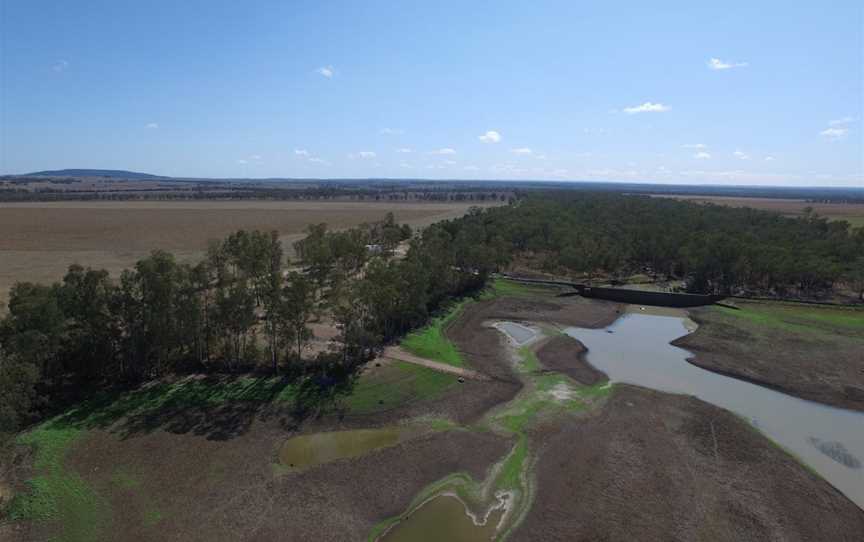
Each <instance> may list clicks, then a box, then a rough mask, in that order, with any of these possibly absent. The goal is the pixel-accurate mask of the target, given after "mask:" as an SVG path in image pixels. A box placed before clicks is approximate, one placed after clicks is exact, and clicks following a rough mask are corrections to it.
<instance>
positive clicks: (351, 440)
mask: <svg viewBox="0 0 864 542" xmlns="http://www.w3.org/2000/svg"><path fill="white" fill-rule="evenodd" d="M410 434H413V432H412V431H410V430H409V429H407V428H404V427H388V428H384V429H355V430H351V431H330V432H326V433H314V434H311V435H301V436H298V437H293V438H290V439H288V440H287V441H286V442H285V444H283V445H282V449H281V450H279V462H280V463H281V464H282V465H283V466H285V467H289V468H292V469H304V468H307V467H311V466H313V465H320V464H322V463H328V462H330V461H335V460H337V459H344V458H348V457H357V456H360V455H363V454H366V453H369V452H371V451H373V450H378V449H380V448H387V447H390V446H395V445H396V444H398V443H399V442H401V441H402V440H405V439H406V438H407V437H408V436H409V435H410Z"/></svg>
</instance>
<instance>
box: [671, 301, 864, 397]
mask: <svg viewBox="0 0 864 542" xmlns="http://www.w3.org/2000/svg"><path fill="white" fill-rule="evenodd" d="M691 317H692V318H693V320H695V321H696V322H697V323H698V324H699V329H698V330H697V331H696V332H695V333H691V334H690V335H685V336H684V337H681V338H680V339H677V340H676V341H674V342H673V343H672V344H674V345H676V346H680V347H681V348H684V349H686V350H689V351H690V352H692V353H693V354H694V356H693V357H692V358H690V359H688V361H689V362H690V363H692V364H693V365H696V366H698V367H701V368H703V369H706V370H709V371H714V372H716V373H720V374H723V375H726V376H730V377H733V378H739V379H741V380H746V381H748V382H753V383H755V384H759V385H762V386H765V387H768V388H773V389H776V390H779V391H782V392H784V393H787V394H789V395H794V396H796V397H801V398H802V399H808V400H810V401H817V402H820V403H824V404H827V405H831V406H836V407H840V408H847V409H851V410H859V411H864V341H862V340H861V339H860V337H859V338H854V337H847V336H843V335H838V334H820V333H800V332H799V333H796V332H795V331H791V330H787V329H782V328H777V329H770V331H768V332H765V331H761V332H760V330H759V329H758V328H755V327H750V328H748V327H747V326H746V325H745V324H746V322H742V321H741V320H735V319H731V318H729V317H728V316H724V315H723V314H722V313H720V312H718V311H716V310H712V309H699V310H695V311H691Z"/></svg>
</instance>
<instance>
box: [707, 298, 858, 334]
mask: <svg viewBox="0 0 864 542" xmlns="http://www.w3.org/2000/svg"><path fill="white" fill-rule="evenodd" d="M714 310H716V311H718V312H720V313H721V314H723V315H726V316H729V317H731V318H736V319H743V320H747V321H749V322H751V323H753V324H756V325H760V326H765V327H771V328H775V329H784V330H787V331H795V332H798V331H803V332H831V333H840V334H842V333H843V332H844V331H847V332H848V331H854V332H857V331H859V330H864V310H857V309H834V308H822V307H814V306H812V305H785V304H784V305H781V304H746V305H744V306H742V307H741V308H740V309H738V310H736V309H731V308H728V307H715V308H714Z"/></svg>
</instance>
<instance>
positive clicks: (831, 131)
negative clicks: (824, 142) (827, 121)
mask: <svg viewBox="0 0 864 542" xmlns="http://www.w3.org/2000/svg"><path fill="white" fill-rule="evenodd" d="M848 134H849V128H826V129H824V130H822V131H821V132H819V135H821V136H822V137H824V138H826V139H830V140H833V141H836V140H838V139H843V138H844V137H846V136H847V135H848Z"/></svg>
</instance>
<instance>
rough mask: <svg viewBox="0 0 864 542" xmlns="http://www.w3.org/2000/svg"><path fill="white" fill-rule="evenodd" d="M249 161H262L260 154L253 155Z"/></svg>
mask: <svg viewBox="0 0 864 542" xmlns="http://www.w3.org/2000/svg"><path fill="white" fill-rule="evenodd" d="M249 159H250V160H260V159H261V155H260V154H253V155H252V156H250V157H249Z"/></svg>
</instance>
